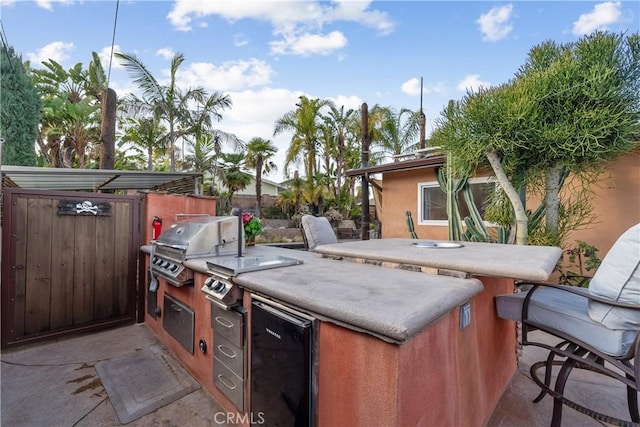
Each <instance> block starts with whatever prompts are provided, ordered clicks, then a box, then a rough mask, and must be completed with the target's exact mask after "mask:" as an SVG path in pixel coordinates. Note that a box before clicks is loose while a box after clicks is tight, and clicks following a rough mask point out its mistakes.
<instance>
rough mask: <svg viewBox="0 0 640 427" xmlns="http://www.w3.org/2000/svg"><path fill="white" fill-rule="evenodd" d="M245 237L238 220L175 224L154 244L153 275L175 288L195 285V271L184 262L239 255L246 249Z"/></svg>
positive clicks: (219, 218)
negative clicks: (241, 240)
mask: <svg viewBox="0 0 640 427" xmlns="http://www.w3.org/2000/svg"><path fill="white" fill-rule="evenodd" d="M239 236H240V237H239ZM241 236H242V234H241V233H238V217H236V216H201V217H193V218H190V219H187V220H184V221H181V222H178V223H175V224H173V225H172V226H170V227H169V228H168V229H167V230H166V231H164V232H163V233H162V234H160V236H158V239H157V240H156V241H154V242H152V247H151V264H150V269H151V273H152V275H156V274H157V275H158V276H160V277H162V278H163V279H165V280H166V281H167V282H169V283H170V284H172V285H174V286H184V285H192V284H193V271H192V270H190V269H188V268H186V267H185V266H184V265H183V263H184V261H186V260H189V259H194V258H204V257H214V256H221V255H232V254H237V253H238V251H239V250H240V251H241V250H242V249H239V248H242V247H243V246H244V244H243V242H239V241H238V239H239V238H240V239H242V237H241ZM154 273H155V274H154Z"/></svg>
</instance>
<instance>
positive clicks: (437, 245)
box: [412, 240, 464, 249]
mask: <svg viewBox="0 0 640 427" xmlns="http://www.w3.org/2000/svg"><path fill="white" fill-rule="evenodd" d="M412 245H413V246H415V247H417V248H430V249H456V248H461V247H463V246H464V245H463V244H462V243H458V242H429V241H426V240H425V241H421V242H415V243H412Z"/></svg>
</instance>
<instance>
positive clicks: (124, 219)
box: [113, 202, 135, 316]
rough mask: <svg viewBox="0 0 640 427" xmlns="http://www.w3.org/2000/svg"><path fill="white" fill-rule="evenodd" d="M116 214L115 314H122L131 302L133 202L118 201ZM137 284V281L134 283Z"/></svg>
mask: <svg viewBox="0 0 640 427" xmlns="http://www.w3.org/2000/svg"><path fill="white" fill-rule="evenodd" d="M115 205H116V206H115V209H114V215H115V217H116V225H115V241H116V245H115V252H114V258H115V269H114V275H113V283H114V287H113V302H114V310H115V311H114V315H116V316H121V315H124V314H125V313H126V312H127V309H128V307H127V305H128V302H129V295H130V293H129V292H128V287H129V264H130V263H129V242H130V240H131V238H132V236H131V229H132V227H131V205H132V204H131V203H124V202H120V203H116V204H115ZM134 285H135V283H134Z"/></svg>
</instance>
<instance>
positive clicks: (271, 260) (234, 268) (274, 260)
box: [207, 255, 302, 276]
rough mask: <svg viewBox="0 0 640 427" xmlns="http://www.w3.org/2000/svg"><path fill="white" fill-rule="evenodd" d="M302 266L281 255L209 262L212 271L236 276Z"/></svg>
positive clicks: (230, 258)
mask: <svg viewBox="0 0 640 427" xmlns="http://www.w3.org/2000/svg"><path fill="white" fill-rule="evenodd" d="M298 264H302V261H301V260H299V259H295V258H289V257H285V256H280V255H260V256H244V257H231V256H229V257H217V258H215V259H214V260H213V261H207V267H208V268H209V270H210V271H213V272H220V273H223V274H228V275H229V276H235V275H236V274H240V273H248V272H250V271H259V270H267V269H270V268H278V267H289V266H291V265H298Z"/></svg>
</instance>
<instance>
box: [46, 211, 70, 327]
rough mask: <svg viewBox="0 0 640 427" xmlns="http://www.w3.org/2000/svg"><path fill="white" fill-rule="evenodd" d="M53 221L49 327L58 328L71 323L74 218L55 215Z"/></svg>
mask: <svg viewBox="0 0 640 427" xmlns="http://www.w3.org/2000/svg"><path fill="white" fill-rule="evenodd" d="M54 204H55V203H54ZM54 223H55V226H54V227H53V230H52V237H51V241H52V243H53V250H52V252H51V329H58V328H64V327H69V326H72V325H73V264H74V258H75V254H74V246H75V231H74V230H75V218H74V217H72V216H60V215H56V216H55V217H54Z"/></svg>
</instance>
